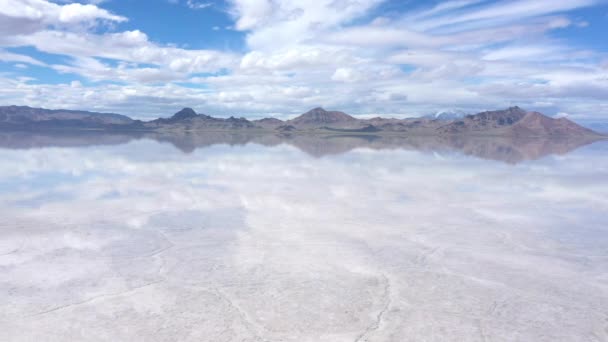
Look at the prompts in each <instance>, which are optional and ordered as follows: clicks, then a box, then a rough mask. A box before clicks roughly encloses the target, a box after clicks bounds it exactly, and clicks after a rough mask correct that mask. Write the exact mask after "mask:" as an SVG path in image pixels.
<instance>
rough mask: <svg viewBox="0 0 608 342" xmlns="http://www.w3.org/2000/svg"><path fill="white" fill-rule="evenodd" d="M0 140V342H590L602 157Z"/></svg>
mask: <svg viewBox="0 0 608 342" xmlns="http://www.w3.org/2000/svg"><path fill="white" fill-rule="evenodd" d="M0 137H1V138H0V140H1V143H0V144H1V146H2V147H3V148H0V158H1V160H2V168H0V189H1V191H0V274H2V276H0V340H6V341H14V340H17V341H19V340H57V341H63V340H100V341H101V340H104V341H107V340H121V341H126V340H146V341H165V340H180V341H420V340H429V341H463V340H466V341H602V340H606V339H608V250H607V249H606V246H608V217H607V216H606V212H608V153H606V152H608V144H606V143H604V142H599V143H595V144H588V143H589V142H580V141H579V142H575V141H559V140H556V141H546V140H545V141H538V140H530V141H519V142H515V141H508V140H498V139H494V140H492V139H482V140H467V139H465V140H457V139H456V140H443V141H438V140H429V139H424V138H410V139H403V138H396V137H394V138H391V137H373V136H364V137H361V136H334V137H314V136H292V137H279V136H249V137H248V136H245V137H242V136H241V137H239V136H235V135H228V136H225V135H222V134H208V135H205V136H200V135H199V136H181V137H176V136H144V135H141V136H126V135H108V134H93V133H89V134H86V135H85V134H81V135H75V134H72V135H60V134H56V135H49V134H31V133H30V134H28V135H25V136H24V135H21V136H20V135H19V134H17V133H12V134H2V135H0ZM24 137H27V139H23V138H24ZM178 149H179V150H181V151H185V152H188V153H182V152H180V151H179V150H178ZM320 156H322V157H323V158H319V157H320ZM117 321H120V322H121V324H116V322H117Z"/></svg>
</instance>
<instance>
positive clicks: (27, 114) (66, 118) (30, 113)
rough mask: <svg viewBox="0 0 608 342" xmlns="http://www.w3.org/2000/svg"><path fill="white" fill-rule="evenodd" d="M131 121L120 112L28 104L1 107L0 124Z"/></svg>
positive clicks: (91, 124)
mask: <svg viewBox="0 0 608 342" xmlns="http://www.w3.org/2000/svg"><path fill="white" fill-rule="evenodd" d="M131 123H133V119H131V118H129V117H128V116H125V115H120V114H111V113H95V112H87V111H79V110H65V109H58V110H50V109H43V108H32V107H27V106H2V107H0V125H2V126H32V125H34V126H49V127H52V126H57V127H61V126H78V127H99V126H105V125H125V124H131Z"/></svg>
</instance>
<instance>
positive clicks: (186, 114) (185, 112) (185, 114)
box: [171, 107, 197, 120]
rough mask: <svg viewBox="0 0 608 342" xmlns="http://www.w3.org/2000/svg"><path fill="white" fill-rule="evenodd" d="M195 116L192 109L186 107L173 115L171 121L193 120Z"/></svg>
mask: <svg viewBox="0 0 608 342" xmlns="http://www.w3.org/2000/svg"><path fill="white" fill-rule="evenodd" d="M196 116H197V114H196V112H195V111H194V109H192V108H187V107H186V108H184V109H182V110H180V111H179V112H177V113H175V114H173V116H172V117H171V119H172V120H183V119H188V118H193V117H196Z"/></svg>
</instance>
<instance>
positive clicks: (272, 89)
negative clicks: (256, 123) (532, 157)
mask: <svg viewBox="0 0 608 342" xmlns="http://www.w3.org/2000/svg"><path fill="white" fill-rule="evenodd" d="M176 2H177V1H176ZM181 3H182V4H183V5H185V6H188V5H190V6H191V7H197V6H198V7H207V8H208V7H209V6H208V5H209V4H211V2H208V1H193V0H190V1H182V2H181ZM382 3H383V1H382V0H369V1H364V0H344V1H336V0H319V1H307V0H292V1H283V0H231V1H230V2H229V13H230V15H232V17H233V19H234V25H228V26H224V27H225V28H226V29H227V30H237V31H241V32H242V34H244V35H245V41H246V46H244V47H243V49H242V50H239V52H230V51H219V50H212V49H207V50H194V49H186V48H180V47H176V46H173V45H170V44H169V42H165V43H158V42H153V41H151V40H150V38H149V37H148V35H146V33H144V32H142V31H140V30H137V29H133V30H129V31H124V30H123V31H121V30H116V28H117V27H120V26H113V25H109V26H108V25H104V24H105V23H115V24H117V23H121V22H124V21H125V20H127V18H126V17H123V16H122V15H120V14H114V13H111V12H109V11H107V10H105V9H102V8H100V7H99V6H96V5H94V4H90V3H86V4H81V3H78V2H73V1H67V2H66V3H65V4H61V5H60V4H55V3H51V2H48V1H44V0H26V1H16V0H0V4H2V5H6V6H1V7H0V16H1V18H2V20H0V48H2V49H3V50H0V60H2V61H8V62H14V63H21V64H31V65H38V66H46V67H49V68H53V70H56V71H58V72H61V73H64V74H76V75H78V76H79V77H84V78H86V79H88V80H91V81H119V82H121V83H120V84H113V85H105V84H98V85H96V84H94V85H88V86H79V87H67V85H66V90H65V93H63V94H61V95H59V96H57V94H56V93H57V92H56V91H53V90H54V89H55V88H56V87H54V86H51V85H40V84H34V82H33V80H31V79H26V78H15V79H3V80H2V89H3V91H6V93H5V94H4V95H5V98H8V99H11V101H15V100H14V99H17V98H18V99H21V100H22V101H23V103H24V104H27V101H34V102H36V103H39V104H40V105H41V106H47V107H50V105H46V104H45V103H49V104H55V105H54V107H66V106H71V105H74V106H78V105H81V104H82V100H81V99H80V100H77V99H78V96H83V94H84V96H85V97H86V98H87V99H88V100H89V101H92V102H93V101H95V106H99V107H103V108H105V109H108V110H113V111H119V112H128V111H129V110H128V109H129V107H130V106H138V108H141V111H140V112H141V113H150V114H154V115H158V114H159V113H158V111H159V109H161V108H162V109H163V110H164V109H166V110H167V112H168V113H171V112H172V111H174V110H175V108H180V107H183V106H186V105H187V106H194V105H195V104H196V105H199V106H201V107H203V108H206V110H205V111H207V112H210V113H213V112H218V113H232V112H235V111H236V112H239V113H240V114H254V115H256V116H259V115H260V114H261V113H267V112H272V113H285V114H286V115H291V114H294V113H297V112H302V111H304V110H307V109H309V108H308V107H312V106H318V105H321V104H322V105H326V106H329V107H332V108H338V109H342V110H345V111H348V112H352V113H354V114H357V113H361V114H366V113H393V114H403V115H405V114H412V115H417V114H426V113H429V112H436V111H437V110H438V108H452V107H458V108H461V109H463V110H466V111H475V110H477V109H488V108H496V107H502V106H507V105H514V104H517V105H520V106H522V107H530V108H546V109H548V110H549V109H550V110H553V111H554V112H553V114H554V113H555V112H557V111H563V112H568V113H570V114H571V115H572V116H573V117H577V116H581V115H606V116H608V111H607V110H608V109H607V108H606V106H605V105H603V104H602V103H601V101H602V100H601V99H602V97H604V98H605V96H606V94H607V93H608V84H607V81H606V80H607V79H608V78H607V76H606V71H607V70H608V68H607V67H606V65H608V64H606V60H605V57H604V60H603V62H601V61H602V54H601V53H599V52H598V51H594V50H593V49H591V48H589V49H581V48H580V47H576V48H575V47H573V46H571V45H570V44H569V42H568V41H567V40H557V39H555V38H551V37H550V35H549V34H548V33H551V32H552V31H554V30H557V29H562V28H566V27H569V28H570V29H577V30H582V29H580V28H577V27H576V26H580V23H583V22H584V21H583V20H582V19H581V18H571V17H570V15H569V14H570V11H572V10H576V9H579V8H583V7H588V6H592V5H594V4H596V1H593V0H573V1H569V2H554V1H548V0H538V1H521V0H517V1H497V2H488V1H482V0H454V1H447V2H442V3H440V4H438V5H436V6H434V7H432V6H426V7H424V6H423V7H422V8H412V7H408V8H405V9H403V10H402V12H400V13H398V12H391V13H381V12H379V11H376V9H378V8H382V7H381V6H380V7H379V6H378V5H380V4H382ZM8 5H11V6H8ZM134 24H135V26H137V23H134ZM100 25H101V26H100ZM100 27H101V28H103V29H99V28H100ZM91 28H96V29H95V30H92V29H91ZM212 30H218V31H219V30H220V27H219V26H214V27H212ZM214 34H220V32H217V33H214ZM23 46H31V47H34V48H35V49H37V50H39V51H41V52H43V53H50V54H56V55H60V56H64V58H63V60H62V61H60V62H55V63H52V65H48V64H45V62H44V58H42V61H41V60H39V57H38V56H35V55H32V56H28V54H27V53H23V52H21V51H19V52H17V51H12V50H11V48H16V47H23ZM15 73H18V70H16V69H15ZM203 73H205V74H207V75H201V74H203ZM184 83H186V85H184ZM67 88H69V89H67ZM76 90H77V92H76ZM61 101H63V102H61ZM61 103H63V105H62V104H61ZM542 103H551V104H553V105H551V106H544V107H543V106H541V105H540V104H542ZM582 103H584V105H582ZM121 108H122V109H121ZM589 113H591V114H589Z"/></svg>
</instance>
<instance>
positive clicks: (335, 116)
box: [287, 107, 359, 128]
mask: <svg viewBox="0 0 608 342" xmlns="http://www.w3.org/2000/svg"><path fill="white" fill-rule="evenodd" d="M358 121H359V120H357V119H355V118H354V117H352V116H350V115H348V114H346V113H343V112H337V111H326V110H325V109H323V108H320V107H319V108H314V109H312V110H310V111H308V112H306V113H304V114H302V115H300V116H298V117H297V118H295V119H291V120H288V121H287V123H288V124H290V125H293V126H295V127H297V128H300V127H306V128H308V127H319V126H334V125H338V126H344V125H347V126H348V125H350V124H354V123H356V122H358Z"/></svg>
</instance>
